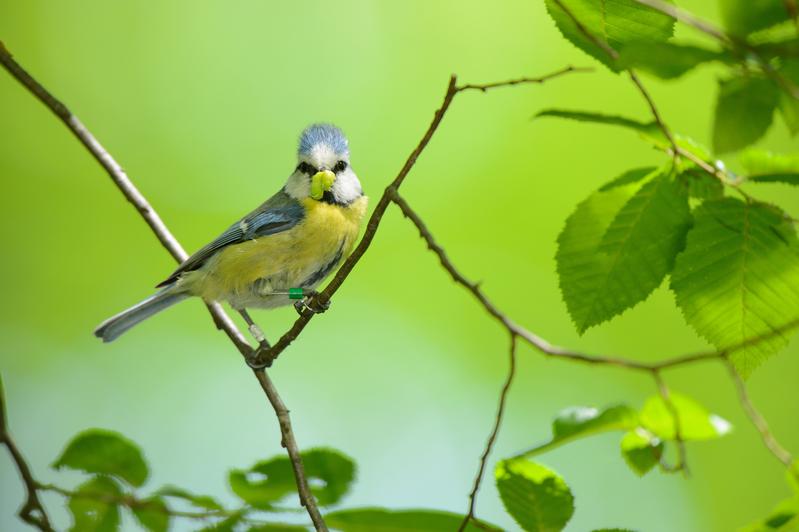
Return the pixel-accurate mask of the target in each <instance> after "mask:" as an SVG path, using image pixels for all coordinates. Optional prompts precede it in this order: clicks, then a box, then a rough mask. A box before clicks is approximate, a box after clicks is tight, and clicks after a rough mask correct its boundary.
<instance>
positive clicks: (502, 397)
mask: <svg viewBox="0 0 799 532" xmlns="http://www.w3.org/2000/svg"><path fill="white" fill-rule="evenodd" d="M508 352H509V354H510V356H509V359H510V362H509V365H508V376H507V377H506V378H505V384H503V385H502V391H501V392H500V393H499V406H497V415H496V416H495V419H494V426H493V427H492V428H491V434H489V435H488V441H487V442H486V445H485V449H484V450H483V454H482V455H481V456H480V467H479V468H478V469H477V475H475V477H474V485H473V486H472V491H471V493H470V494H469V510H468V511H467V512H466V515H465V516H464V517H463V521H462V522H461V525H460V527H458V532H463V530H465V529H466V526H467V525H468V524H469V521H472V520H476V517H475V515H474V510H475V505H476V504H477V492H478V491H480V483H481V482H482V481H483V474H484V473H485V468H486V463H487V461H488V455H490V454H491V450H492V449H493V448H494V442H495V441H496V439H497V434H498V433H499V427H500V426H501V425H502V417H503V416H504V415H505V403H506V401H507V399H508V392H509V391H510V385H511V384H512V383H513V377H514V376H515V375H516V335H515V334H512V333H511V335H510V349H508Z"/></svg>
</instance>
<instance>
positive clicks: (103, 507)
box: [67, 477, 122, 532]
mask: <svg viewBox="0 0 799 532" xmlns="http://www.w3.org/2000/svg"><path fill="white" fill-rule="evenodd" d="M121 496H122V490H121V489H120V487H119V484H117V483H116V482H115V481H114V480H113V479H111V478H109V477H94V478H92V479H90V480H88V481H86V482H84V483H83V484H81V485H80V486H78V489H76V490H75V494H74V495H72V497H70V498H69V501H68V502H67V507H68V508H69V511H70V513H72V528H71V529H70V530H71V531H72V532H114V531H116V530H117V529H118V528H119V507H118V505H117V504H116V503H115V502H112V501H115V500H118V499H119V498H120V497H121Z"/></svg>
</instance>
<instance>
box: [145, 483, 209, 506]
mask: <svg viewBox="0 0 799 532" xmlns="http://www.w3.org/2000/svg"><path fill="white" fill-rule="evenodd" d="M155 495H159V496H163V497H174V498H176V499H182V500H184V501H187V502H189V503H191V504H192V505H194V506H197V507H198V508H203V509H205V510H222V509H223V507H222V505H221V504H219V502H217V501H216V499H214V498H213V497H211V496H209V495H195V494H194V493H191V492H189V491H187V490H184V489H183V488H178V487H177V486H164V487H163V488H161V489H159V490H158V491H156V492H155Z"/></svg>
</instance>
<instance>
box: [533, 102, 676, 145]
mask: <svg viewBox="0 0 799 532" xmlns="http://www.w3.org/2000/svg"><path fill="white" fill-rule="evenodd" d="M535 117H536V118H544V117H551V118H565V119H567V120H575V121H577V122H588V123H592V124H603V125H607V126H619V127H623V128H625V129H630V130H632V131H635V132H637V133H638V134H639V135H640V136H641V137H642V138H643V139H645V140H647V141H649V142H651V143H652V144H654V145H656V146H661V147H666V146H667V145H668V144H667V141H666V138H665V137H664V136H663V132H662V131H661V130H660V128H659V127H658V125H657V123H655V122H640V121H638V120H635V119H632V118H627V117H624V116H618V115H606V114H603V113H594V112H591V111H569V110H566V109H544V110H543V111H540V112H539V113H538V114H536V115H535Z"/></svg>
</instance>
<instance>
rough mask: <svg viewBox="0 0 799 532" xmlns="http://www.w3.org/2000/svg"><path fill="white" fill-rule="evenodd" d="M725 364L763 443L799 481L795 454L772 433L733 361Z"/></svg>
mask: <svg viewBox="0 0 799 532" xmlns="http://www.w3.org/2000/svg"><path fill="white" fill-rule="evenodd" d="M724 364H725V366H727V370H728V371H729V372H730V377H731V378H732V382H733V383H734V384H735V390H736V392H738V399H739V401H740V402H741V407H742V408H743V410H744V412H746V415H747V416H748V417H749V419H750V420H751V421H752V425H754V426H755V428H756V429H757V431H758V432H759V433H760V437H761V438H763V443H765V444H766V448H768V450H769V451H771V454H773V455H774V456H775V457H776V458H777V460H779V461H780V462H782V464H783V465H784V466H785V467H787V468H788V470H789V471H790V472H791V474H792V475H793V476H794V477H796V479H797V481H799V472H797V471H796V470H795V469H794V468H793V456H791V453H789V452H788V451H786V450H785V448H784V447H783V446H782V445H780V443H779V442H778V441H777V439H776V438H775V437H774V435H773V434H772V433H771V429H769V426H768V423H767V422H766V420H765V418H764V417H763V416H762V415H761V414H760V412H758V410H757V409H756V408H755V405H754V404H753V403H752V400H751V399H750V398H749V392H748V391H747V389H746V384H745V383H744V381H743V379H742V378H741V375H740V374H739V373H738V370H736V369H735V366H733V364H732V362H730V361H729V360H727V359H725V360H724Z"/></svg>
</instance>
